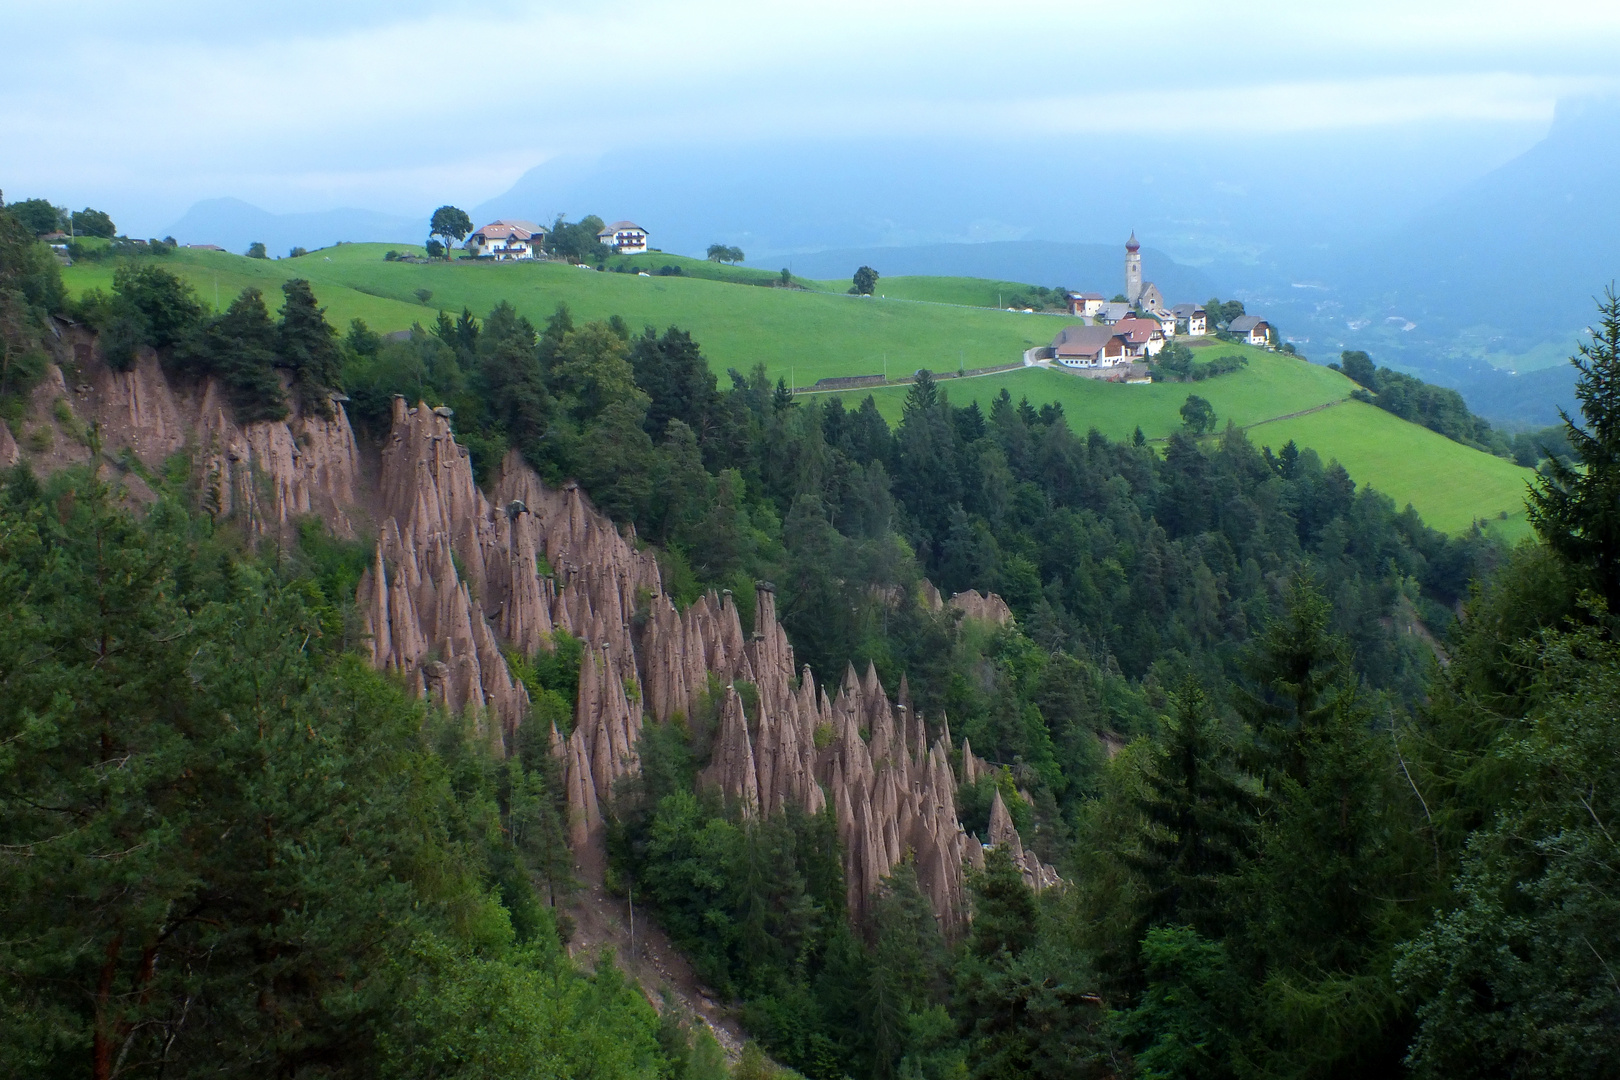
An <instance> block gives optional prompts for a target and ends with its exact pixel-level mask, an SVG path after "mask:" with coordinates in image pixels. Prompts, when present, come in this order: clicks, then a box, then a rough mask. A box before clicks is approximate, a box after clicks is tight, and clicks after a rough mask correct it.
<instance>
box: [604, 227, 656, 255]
mask: <svg viewBox="0 0 1620 1080" xmlns="http://www.w3.org/2000/svg"><path fill="white" fill-rule="evenodd" d="M596 238H597V239H598V240H600V241H601V242H602V243H603V244H604V245H606V246H607V247H610V248H612V249H613V250H614V251H615V252H617V253H618V254H620V255H640V254H641V253H642V252H644V251H646V250H647V230H646V229H643V228H642V227H641V226H640V225H637V224H636V223H635V222H633V221H615V222H614V223H613V224H611V225H604V226H602V231H601V232H599V233H597V234H596Z"/></svg>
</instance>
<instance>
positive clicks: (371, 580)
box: [0, 335, 1055, 930]
mask: <svg viewBox="0 0 1620 1080" xmlns="http://www.w3.org/2000/svg"><path fill="white" fill-rule="evenodd" d="M65 344H66V345H69V346H71V348H72V349H73V354H74V359H75V363H74V365H73V366H74V367H75V368H76V369H77V371H78V372H79V373H80V374H79V375H77V376H75V378H74V380H73V382H74V384H73V385H69V382H68V380H67V379H66V378H64V377H63V375H62V371H61V369H60V368H57V367H54V366H53V367H52V368H51V370H50V372H49V377H48V378H47V379H46V380H45V381H44V383H42V385H41V386H40V387H39V388H38V389H37V390H36V392H35V400H34V402H33V403H32V408H31V409H30V413H29V419H28V420H27V421H26V422H25V424H24V430H23V431H22V432H19V435H20V436H21V437H20V438H19V439H12V438H11V435H10V433H9V432H7V431H5V430H4V429H3V427H0V463H10V462H13V461H16V460H19V459H21V460H28V461H30V462H32V463H33V464H35V465H36V466H37V467H40V468H42V469H44V470H49V469H51V468H54V467H60V466H61V465H64V464H69V463H72V462H83V461H87V460H88V459H89V449H88V443H89V442H91V441H92V440H91V439H90V438H89V437H87V432H89V431H90V430H91V428H92V425H94V431H95V433H96V435H95V437H96V438H99V440H100V445H101V448H102V450H103V453H104V458H106V459H109V460H117V459H118V457H119V456H120V455H121V454H123V452H124V451H125V450H127V451H128V452H129V453H131V454H133V455H134V457H136V458H137V459H139V461H140V462H141V463H142V464H143V465H144V466H145V467H147V468H148V469H152V470H157V469H160V468H161V467H163V465H164V463H165V461H166V460H167V459H169V458H170V456H171V455H174V454H176V453H180V452H189V453H190V455H191V461H192V470H193V476H194V477H195V479H196V481H197V482H198V483H199V485H200V487H201V492H202V502H203V505H204V506H205V508H207V509H208V510H209V512H210V513H213V514H215V515H216V516H218V517H221V518H228V519H234V520H237V521H239V522H241V523H243V524H244V525H245V526H246V527H247V528H248V529H249V531H250V532H251V533H253V534H256V535H261V536H268V535H278V534H280V533H281V532H282V531H284V530H286V529H287V528H288V527H289V526H291V525H292V524H294V523H295V522H296V520H297V519H298V518H299V517H301V516H305V515H316V516H319V517H320V518H322V519H323V520H324V521H326V522H327V523H328V525H329V526H330V527H331V528H332V529H333V530H334V531H335V532H336V533H337V534H339V535H341V536H354V535H356V534H357V533H364V532H369V531H371V528H375V535H376V537H377V545H376V549H375V552H374V554H373V558H372V562H371V566H370V568H369V569H368V570H367V572H366V574H365V575H364V577H363V578H362V581H361V583H360V586H359V590H358V594H357V602H358V606H359V608H360V611H361V612H362V614H363V618H364V621H365V627H366V630H367V633H368V636H369V648H370V651H371V660H372V662H373V663H374V664H375V665H376V666H377V667H378V668H380V669H384V670H389V671H393V672H395V673H397V674H398V675H400V676H401V677H402V678H403V679H404V680H405V681H406V682H407V684H408V685H410V686H411V687H412V688H414V689H415V690H416V692H418V693H420V694H423V695H426V696H430V697H432V698H435V699H437V700H439V701H442V702H443V703H444V704H445V705H447V706H449V707H450V708H453V709H456V710H458V711H466V712H468V713H469V714H470V715H472V716H473V717H474V718H475V722H476V724H477V725H478V726H479V729H480V730H481V731H482V732H483V734H484V735H485V737H487V738H488V739H489V740H490V742H491V743H492V744H493V745H494V746H495V747H497V748H498V749H500V750H502V751H508V752H509V751H510V750H511V749H512V747H513V743H512V740H513V737H514V735H515V734H516V732H517V729H518V727H519V725H521V724H522V723H523V722H524V719H525V717H526V716H527V714H528V711H529V710H528V706H529V701H528V694H527V692H526V690H525V689H524V687H523V685H522V684H521V683H520V682H518V681H517V680H516V679H514V678H513V676H512V673H511V670H510V668H509V666H508V664H507V662H506V658H505V655H504V654H503V651H502V650H503V648H511V649H515V650H517V651H519V652H522V653H524V654H532V653H534V652H536V651H539V650H549V649H551V648H553V637H552V634H553V631H554V630H555V629H557V628H559V627H560V628H562V629H565V630H567V631H568V632H570V633H571V634H573V635H575V636H576V637H578V638H581V639H583V641H584V642H585V644H586V648H585V650H584V655H583V658H582V661H581V670H580V679H579V697H578V700H577V702H576V706H575V714H574V724H573V728H572V731H571V732H570V734H569V735H568V736H567V737H566V738H564V737H562V736H561V735H560V734H559V733H558V732H556V731H551V732H548V733H547V735H548V736H549V738H550V739H551V744H552V752H553V753H554V754H555V755H556V756H557V757H558V758H559V759H560V761H561V764H562V768H563V775H564V780H565V783H566V788H567V798H568V805H569V812H570V814H569V819H570V820H569V827H570V831H571V835H572V840H573V843H574V845H575V850H576V852H578V853H580V854H581V856H582V861H584V862H585V863H587V864H589V863H591V862H592V861H593V858H592V853H595V856H596V857H597V858H599V857H600V853H601V847H602V845H601V840H602V829H603V807H604V804H605V803H606V802H607V800H608V799H609V798H610V797H611V795H612V791H613V788H614V785H615V784H617V783H618V782H619V780H621V779H622V778H623V777H625V776H626V775H629V774H631V773H633V772H635V771H637V770H638V769H639V767H640V763H639V761H638V760H637V756H636V746H637V743H638V740H639V738H640V736H641V731H642V725H643V723H644V722H654V723H668V722H670V721H671V720H673V719H675V717H676V715H677V714H684V715H686V716H688V717H690V716H693V715H694V714H695V711H696V710H697V709H698V708H699V707H700V705H702V704H703V703H704V702H705V699H706V695H708V694H709V693H710V689H711V686H718V687H719V688H720V700H719V702H718V705H719V720H718V730H717V732H716V736H715V742H714V754H713V759H712V763H711V765H710V768H709V770H708V774H707V777H706V779H708V780H709V781H712V782H714V783H716V784H718V785H719V786H721V787H722V788H723V789H724V791H725V792H726V793H727V794H728V795H729V796H730V797H732V798H735V799H737V800H738V801H739V803H740V804H741V805H742V807H743V812H744V813H745V814H753V815H771V814H777V813H780V812H782V811H783V809H784V808H785V807H787V806H789V805H795V806H799V807H802V808H803V809H805V810H806V811H808V812H811V813H817V812H820V811H822V810H824V809H826V808H827V807H828V806H829V805H830V806H831V807H832V809H833V811H834V814H835V817H836V822H837V828H838V832H839V835H840V838H841V839H842V841H843V846H844V852H845V862H846V865H845V872H846V880H847V883H848V891H849V897H848V899H849V905H850V910H851V912H852V914H853V915H855V916H856V917H859V916H860V915H862V914H863V913H864V911H865V909H866V904H867V898H868V897H869V896H870V895H871V894H872V892H873V891H874V890H875V889H876V888H877V887H878V885H879V884H880V882H881V881H882V880H883V878H884V877H885V876H887V875H888V874H889V873H890V872H891V871H892V870H893V869H894V868H895V866H896V865H898V864H899V863H900V862H901V861H902V860H905V859H908V858H909V859H914V860H915V864H916V868H917V874H918V879H919V881H920V882H921V884H922V887H923V888H924V890H925V891H926V892H927V894H928V896H929V898H930V900H931V901H932V903H933V906H934V910H935V911H936V913H937V914H938V915H939V918H940V920H941V923H942V925H943V926H944V927H945V928H946V929H947V930H954V929H957V928H959V927H960V926H961V924H962V922H963V920H964V919H965V901H964V872H965V871H964V868H965V866H967V865H973V864H976V863H977V864H982V851H981V849H980V847H979V844H978V841H977V840H975V839H974V838H972V837H969V836H967V835H966V834H965V833H964V832H963V831H962V828H961V826H960V825H959V823H958V821H957V813H956V791H957V784H958V782H959V781H961V782H968V783H971V782H973V780H974V779H975V778H976V777H977V776H978V775H979V774H980V773H981V772H982V771H983V770H984V769H986V768H988V767H989V766H988V765H987V764H986V763H984V762H983V761H982V760H981V759H979V758H977V757H976V756H975V755H974V754H973V752H972V749H971V747H968V746H967V745H966V744H965V743H964V744H963V746H962V747H961V753H960V755H959V759H960V761H961V763H962V764H961V769H962V775H961V776H960V777H959V776H957V775H956V773H955V772H954V771H953V768H952V759H953V756H957V755H954V754H953V749H954V748H953V746H952V743H951V737H950V732H949V729H948V726H947V725H946V723H945V720H944V718H943V717H940V718H939V723H938V725H937V727H936V731H935V735H934V737H933V738H932V739H930V737H929V734H928V725H927V724H926V723H925V722H924V719H923V717H922V716H920V715H918V714H917V713H916V711H915V710H914V709H912V708H911V703H910V701H909V694H908V691H907V687H906V684H905V681H904V679H902V681H901V684H900V686H899V688H898V694H897V697H896V699H895V700H893V701H891V700H890V698H889V697H888V695H887V693H886V692H885V690H884V687H883V686H882V685H881V684H880V682H879V680H878V677H877V673H876V671H875V669H873V668H871V667H868V669H867V671H866V673H865V675H864V676H861V675H859V674H858V673H857V672H856V671H855V670H854V669H853V668H850V669H849V670H848V671H846V672H845V673H844V677H843V681H842V683H841V684H840V685H839V687H838V690H837V692H836V694H835V695H833V696H832V697H831V698H829V697H828V695H827V693H826V692H825V691H824V690H822V689H820V688H819V687H818V684H817V682H816V679H815V677H814V674H813V673H812V672H811V671H810V669H809V668H808V667H805V668H803V669H802V670H795V661H794V656H793V649H792V646H791V645H790V644H789V642H788V639H787V634H786V632H785V631H784V630H783V629H782V626H781V624H780V623H779V622H778V621H777V617H776V597H775V592H774V590H773V589H772V588H771V587H770V586H769V585H765V584H762V585H761V586H760V587H759V589H758V591H757V594H756V596H755V618H754V624H755V625H754V630H753V632H752V633H751V634H749V635H746V636H745V635H744V633H743V630H742V623H741V619H740V617H739V613H738V610H737V606H736V604H735V603H734V602H733V599H732V597H731V595H730V594H729V593H724V594H715V593H710V594H709V595H707V596H704V597H701V598H699V599H698V600H697V601H696V602H695V603H693V604H691V605H690V606H688V607H687V608H686V610H684V611H681V610H678V609H677V608H676V606H675V605H674V604H673V603H672V602H671V601H670V599H669V597H668V596H666V595H665V594H664V591H663V586H662V582H661V579H660V576H659V570H658V564H657V561H656V559H655V558H654V557H653V555H652V554H651V553H650V552H648V551H645V550H642V549H640V548H639V547H638V545H637V543H636V538H635V536H634V533H633V532H621V531H620V530H619V529H618V528H617V527H616V526H615V525H614V524H613V522H612V521H611V520H610V519H608V518H607V517H606V516H604V515H602V514H600V513H599V512H597V511H596V510H595V509H594V508H593V507H592V506H591V505H590V503H589V501H588V500H587V499H586V497H585V495H584V493H583V492H582V491H580V489H579V488H578V486H577V485H575V484H566V485H564V486H563V487H562V488H560V489H558V488H552V487H548V486H546V485H545V484H543V483H542V482H541V480H540V478H539V476H538V475H537V474H536V473H535V472H534V471H533V470H532V469H531V468H529V466H528V465H527V464H525V463H524V462H523V461H522V459H521V458H520V457H519V456H518V455H516V454H515V453H514V454H512V455H509V456H508V457H507V459H506V460H505V461H504V462H503V463H502V465H501V467H500V469H499V472H498V475H497V478H496V481H495V483H494V485H493V487H492V491H491V493H490V494H488V495H486V494H485V493H484V492H483V491H482V490H481V489H480V488H479V487H478V485H477V484H476V482H475V481H474V478H473V472H472V463H471V461H470V458H469V456H468V453H467V451H466V449H465V448H464V447H462V446H460V445H459V444H458V443H457V442H456V440H455V436H454V432H453V429H452V420H453V418H452V416H451V414H450V411H449V410H448V409H438V410H435V409H432V408H429V407H428V406H426V405H424V404H418V405H417V406H415V407H412V406H410V405H409V404H408V403H407V402H406V401H405V400H404V399H403V398H399V399H396V400H395V403H394V412H393V424H392V429H391V432H390V434H389V436H388V438H387V441H386V442H385V444H384V446H383V447H382V450H381V454H380V459H379V462H378V464H377V474H376V476H375V477H374V478H369V477H368V478H363V477H362V472H363V471H364V470H363V463H362V460H361V455H360V453H359V451H358V449H357V447H356V443H355V438H354V434H353V432H352V430H351V429H350V427H349V423H348V420H347V417H346V416H345V414H344V412H343V410H342V407H341V404H336V407H335V408H334V416H333V418H332V419H330V420H328V419H323V418H321V417H319V416H305V415H294V416H292V417H290V418H289V419H287V420H285V421H277V422H263V423H253V424H245V425H242V424H237V423H236V422H235V421H234V420H233V419H232V417H231V413H230V410H229V408H228V406H227V404H226V403H225V401H224V399H223V397H222V395H221V393H220V391H219V389H218V388H217V387H216V386H214V385H212V384H210V383H204V384H203V385H202V386H201V387H199V388H197V389H196V390H194V391H189V392H181V391H177V390H176V389H175V388H174V387H173V386H171V384H170V383H169V382H168V381H167V380H166V379H165V378H164V375H163V372H162V369H161V368H160V367H159V365H158V362H157V359H156V357H155V356H154V355H152V354H151V353H150V352H145V353H143V354H142V355H141V356H140V357H139V359H138V362H137V364H136V365H135V367H134V368H133V369H132V370H131V371H128V372H114V371H111V370H110V369H108V368H107V367H106V366H105V365H104V364H102V363H101V362H100V359H99V356H98V355H97V354H96V352H95V346H94V343H93V341H91V340H89V339H88V338H86V337H83V336H80V337H78V338H74V337H72V336H71V335H70V336H69V338H68V340H67V342H66V343H65ZM368 479H369V482H368ZM124 482H125V484H126V486H127V488H128V489H129V490H130V491H131V493H132V495H133V496H134V497H137V498H140V497H143V495H142V493H143V492H144V491H145V487H144V484H143V483H142V481H141V479H140V476H139V470H131V471H128V472H127V473H126V475H125V477H124ZM148 494H149V493H148ZM936 595H937V594H936ZM963 600H964V597H953V598H952V601H951V603H953V604H955V605H957V606H959V607H961V608H962V609H963V610H964V613H965V614H966V615H968V616H969V617H977V618H989V619H992V620H995V621H1002V620H1003V619H1004V618H1005V617H1006V616H1005V615H1004V614H1003V613H1004V612H1005V605H1004V604H1001V602H1000V599H999V598H998V597H985V598H980V597H978V596H977V594H972V595H971V596H970V597H967V598H966V602H965V603H964V602H963ZM743 683H747V684H751V685H752V686H753V687H754V689H755V693H754V694H750V695H749V701H748V702H747V703H746V704H745V702H744V696H743V694H741V693H739V692H738V690H737V686H738V685H739V684H743ZM998 805H999V804H998ZM1001 811H1002V815H1001V818H997V819H994V820H993V821H992V826H991V832H992V836H991V838H990V842H991V843H1015V849H1016V851H1017V852H1018V858H1019V861H1020V866H1021V867H1024V868H1025V869H1026V879H1028V880H1030V881H1031V884H1032V885H1034V886H1036V887H1038V888H1039V887H1044V886H1045V885H1046V884H1050V882H1051V881H1052V880H1055V875H1052V874H1051V873H1050V868H1045V869H1044V871H1043V870H1042V869H1041V868H1040V864H1039V863H1038V861H1031V860H1033V859H1034V857H1033V855H1032V854H1030V855H1026V854H1025V852H1024V849H1023V848H1022V844H1021V841H1018V839H1017V833H1016V829H1013V830H1012V833H1011V839H1009V838H1008V837H1007V835H1006V830H1007V829H1011V828H1012V825H1011V818H1010V817H1009V816H1007V815H1006V813H1005V807H1004V806H1002V807H1001ZM1002 819H1005V820H1004V821H1003V820H1002ZM998 829H999V830H1000V831H999V832H998V831H997V830H998Z"/></svg>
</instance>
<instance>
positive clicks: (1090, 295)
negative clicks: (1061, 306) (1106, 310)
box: [1069, 292, 1104, 300]
mask: <svg viewBox="0 0 1620 1080" xmlns="http://www.w3.org/2000/svg"><path fill="white" fill-rule="evenodd" d="M1069 295H1070V296H1072V297H1074V298H1075V299H1076V300H1102V299H1104V297H1103V294H1102V293H1100V292H1077V293H1070V294H1069Z"/></svg>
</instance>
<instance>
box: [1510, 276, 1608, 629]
mask: <svg viewBox="0 0 1620 1080" xmlns="http://www.w3.org/2000/svg"><path fill="white" fill-rule="evenodd" d="M1598 316H1599V317H1598V325H1597V328H1596V329H1595V330H1594V331H1593V332H1592V340H1591V341H1589V342H1582V343H1581V345H1580V352H1579V353H1578V354H1577V355H1576V356H1573V357H1571V358H1570V363H1572V364H1574V365H1575V369H1576V371H1578V372H1580V376H1579V377H1578V378H1577V379H1576V381H1575V397H1576V399H1577V400H1579V401H1580V403H1581V416H1582V418H1583V419H1584V420H1585V421H1586V426H1585V427H1582V426H1580V425H1578V424H1576V423H1575V421H1574V420H1572V419H1571V418H1570V416H1569V414H1568V413H1566V412H1564V411H1563V410H1562V409H1560V410H1559V415H1560V416H1561V417H1563V420H1564V431H1565V435H1566V436H1567V437H1568V439H1569V445H1570V448H1571V449H1573V450H1574V452H1575V459H1576V461H1577V462H1578V464H1576V465H1570V464H1566V463H1564V462H1563V461H1561V460H1559V459H1558V458H1557V457H1556V456H1549V458H1548V460H1547V464H1546V470H1547V474H1546V476H1544V477H1543V478H1542V479H1541V480H1540V482H1539V483H1537V484H1535V485H1533V486H1532V487H1531V488H1530V494H1529V508H1530V524H1532V525H1533V526H1535V529H1536V532H1537V533H1539V534H1540V535H1541V538H1542V539H1543V540H1545V541H1546V542H1547V546H1548V547H1550V548H1552V549H1553V550H1554V551H1556V552H1558V553H1559V554H1560V555H1562V556H1564V558H1566V559H1568V560H1569V561H1570V562H1572V563H1574V564H1576V565H1577V566H1582V567H1585V568H1586V569H1588V570H1589V571H1590V572H1591V573H1592V574H1593V576H1594V577H1595V578H1596V584H1597V588H1598V590H1599V591H1600V592H1602V593H1603V596H1604V598H1605V599H1606V600H1608V602H1609V610H1610V612H1614V611H1620V294H1616V292H1615V290H1614V286H1613V285H1610V286H1609V288H1608V289H1607V290H1605V291H1604V294H1603V299H1602V300H1601V301H1599V302H1598Z"/></svg>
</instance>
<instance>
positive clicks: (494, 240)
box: [464, 218, 546, 262]
mask: <svg viewBox="0 0 1620 1080" xmlns="http://www.w3.org/2000/svg"><path fill="white" fill-rule="evenodd" d="M545 242H546V228H545V226H544V225H536V224H535V223H534V222H532V221H522V220H518V219H510V218H502V219H500V220H499V221H493V222H491V223H490V224H488V225H485V226H484V227H483V228H482V229H479V230H478V231H477V232H475V233H473V234H472V235H471V236H469V237H467V243H466V244H465V245H464V246H465V247H466V249H467V251H468V252H469V253H470V254H471V255H472V256H473V258H475V259H494V260H496V261H497V262H505V261H507V260H508V259H535V258H539V256H540V251H541V248H542V247H543V246H544V245H545Z"/></svg>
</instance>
